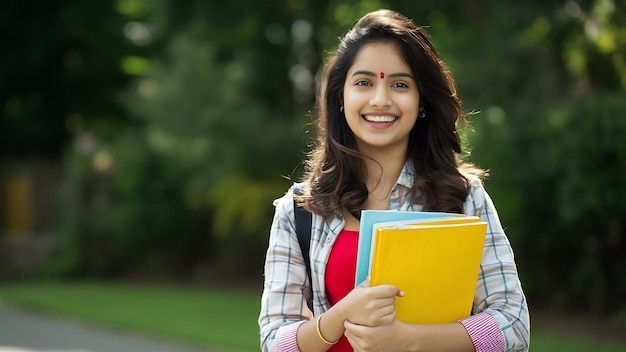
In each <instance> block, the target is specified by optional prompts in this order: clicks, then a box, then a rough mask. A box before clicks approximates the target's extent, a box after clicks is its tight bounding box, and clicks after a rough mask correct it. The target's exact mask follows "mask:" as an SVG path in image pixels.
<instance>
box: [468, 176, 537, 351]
mask: <svg viewBox="0 0 626 352" xmlns="http://www.w3.org/2000/svg"><path fill="white" fill-rule="evenodd" d="M465 210H466V214H467V215H475V216H479V217H480V218H481V220H482V221H485V222H486V223H487V235H486V237H485V246H484V250H483V257H482V261H481V264H480V272H479V276H478V282H477V286H476V293H475V295H474V302H473V309H472V313H473V315H472V316H471V317H469V318H467V319H464V320H462V321H461V324H463V326H464V327H465V328H466V330H467V332H468V334H469V336H470V338H471V340H472V342H473V343H474V347H475V348H476V351H477V352H480V351H527V350H528V346H529V342H530V318H529V314H528V306H527V303H526V297H525V296H524V292H523V291H522V287H521V283H520V281H519V277H518V274H517V267H516V264H515V259H514V255H513V249H512V248H511V244H510V243H509V240H508V238H507V237H506V235H505V233H504V230H503V228H502V225H501V224H500V219H499V218H498V214H497V212H496V209H495V207H494V205H493V201H492V200H491V198H490V197H489V195H488V194H487V192H486V191H485V189H484V188H483V185H482V183H481V182H480V181H478V180H475V181H473V182H472V186H471V191H470V195H469V197H468V199H467V202H466V204H465Z"/></svg>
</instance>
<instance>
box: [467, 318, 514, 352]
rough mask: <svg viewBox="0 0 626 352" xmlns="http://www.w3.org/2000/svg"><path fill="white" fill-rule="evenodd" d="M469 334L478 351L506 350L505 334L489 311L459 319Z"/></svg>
mask: <svg viewBox="0 0 626 352" xmlns="http://www.w3.org/2000/svg"><path fill="white" fill-rule="evenodd" d="M459 323H461V324H462V325H463V327H465V330H467V333H468V334H469V337H470V339H471V340H472V343H473V344H474V348H475V349H476V352H500V351H505V350H506V341H505V340H504V334H503V333H502V330H500V325H498V322H497V321H496V319H495V318H494V317H493V316H491V314H489V313H485V312H483V313H479V314H476V315H472V316H471V317H469V318H466V319H463V320H459Z"/></svg>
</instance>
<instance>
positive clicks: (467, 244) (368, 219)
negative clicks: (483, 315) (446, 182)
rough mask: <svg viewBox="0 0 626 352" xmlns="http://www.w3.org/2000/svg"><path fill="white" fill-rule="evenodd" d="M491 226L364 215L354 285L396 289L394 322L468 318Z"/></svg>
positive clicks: (454, 218) (470, 219) (434, 217)
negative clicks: (402, 293) (399, 292)
mask: <svg viewBox="0 0 626 352" xmlns="http://www.w3.org/2000/svg"><path fill="white" fill-rule="evenodd" d="M486 230H487V223H485V222H483V221H481V220H480V218H479V217H476V216H465V215H462V214H450V213H436V212H400V211H393V210H364V211H363V212H362V213H361V225H360V230H359V244H358V252H357V265H356V280H355V286H356V285H359V284H360V283H361V282H363V281H364V280H366V279H367V278H368V277H369V278H370V285H371V286H376V285H380V284H392V285H395V286H397V287H398V288H399V289H400V290H402V291H404V293H405V295H404V297H397V298H396V317H397V318H398V319H399V320H401V321H403V322H405V323H413V324H441V323H450V322H455V321H457V320H459V319H464V318H467V317H468V316H469V315H470V314H471V310H472V301H473V298H474V292H475V291H476V282H477V280H478V274H479V270H480V262H481V258H482V253H483V247H484V242H485V235H486Z"/></svg>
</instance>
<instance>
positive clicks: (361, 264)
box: [354, 210, 461, 287]
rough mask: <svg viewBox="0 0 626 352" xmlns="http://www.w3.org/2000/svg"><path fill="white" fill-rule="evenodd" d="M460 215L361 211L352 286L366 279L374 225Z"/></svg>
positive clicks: (368, 270)
mask: <svg viewBox="0 0 626 352" xmlns="http://www.w3.org/2000/svg"><path fill="white" fill-rule="evenodd" d="M454 215H461V214H450V213H439V212H422V211H397V210H363V211H361V225H360V227H359V244H358V249H357V257H356V275H355V280H354V286H355V287H356V286H358V285H359V284H360V283H361V282H363V281H364V280H365V279H367V276H368V275H369V272H370V251H371V245H372V230H373V228H374V224H377V223H383V222H389V221H403V220H419V219H431V218H441V217H450V216H454Z"/></svg>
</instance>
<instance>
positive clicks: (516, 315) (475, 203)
mask: <svg viewBox="0 0 626 352" xmlns="http://www.w3.org/2000/svg"><path fill="white" fill-rule="evenodd" d="M465 208H466V214H467V215H477V216H480V217H481V219H482V220H483V221H485V222H487V224H488V226H487V236H486V238H485V246H484V250H483V258H482V261H481V266H480V273H479V278H478V282H477V286H476V293H475V297H474V304H473V309H472V316H470V317H468V318H466V319H463V320H461V321H459V322H456V323H451V324H440V325H411V324H404V323H402V322H399V321H397V320H396V321H394V322H393V323H392V324H389V325H386V326H378V327H365V326H360V325H358V324H353V323H354V322H346V324H345V328H346V333H345V334H346V336H347V337H348V339H349V341H350V343H351V344H352V345H353V346H354V347H355V350H357V351H376V350H380V348H381V347H382V346H384V347H385V348H386V349H385V350H387V351H429V350H453V351H479V352H482V351H490V352H491V351H526V350H528V345H529V316H528V307H527V305H526V299H525V297H524V293H523V291H522V288H521V284H520V282H519V278H518V275H517V268H516V265H515V261H514V258H513V251H512V249H511V246H510V243H509V241H508V239H507V237H506V235H505V234H504V231H503V229H502V226H501V224H500V221H499V219H498V216H497V212H496V210H495V208H494V206H493V203H492V201H491V199H490V198H489V196H488V194H487V193H486V192H485V190H484V189H483V187H482V184H480V182H478V181H476V182H474V183H473V184H472V190H471V194H470V196H469V197H468V200H467V202H466V207H465Z"/></svg>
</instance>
